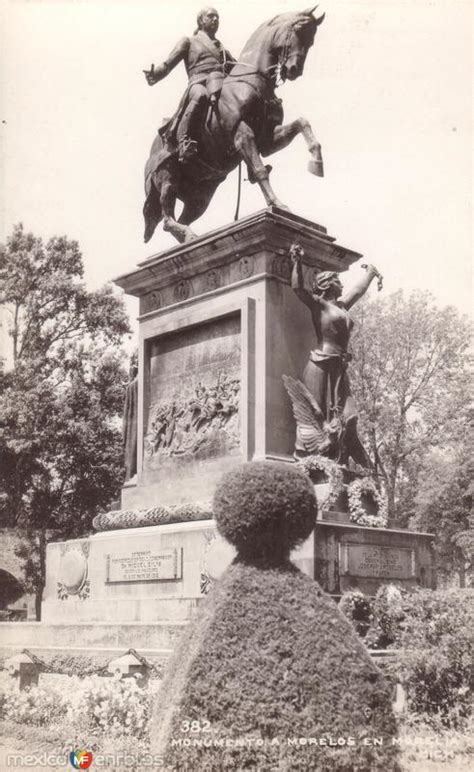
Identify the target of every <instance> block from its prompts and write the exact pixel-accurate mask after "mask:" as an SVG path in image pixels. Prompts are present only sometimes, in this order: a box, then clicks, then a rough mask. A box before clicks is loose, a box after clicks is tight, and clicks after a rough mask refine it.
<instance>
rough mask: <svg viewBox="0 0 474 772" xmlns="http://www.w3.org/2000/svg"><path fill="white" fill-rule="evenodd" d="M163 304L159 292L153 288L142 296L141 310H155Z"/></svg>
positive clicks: (146, 311)
mask: <svg viewBox="0 0 474 772" xmlns="http://www.w3.org/2000/svg"><path fill="white" fill-rule="evenodd" d="M162 305H163V298H162V296H161V292H159V291H158V290H153V292H150V293H149V294H148V295H145V297H144V298H143V312H144V313H145V314H146V313H148V312H149V311H156V309H157V308H161V306H162Z"/></svg>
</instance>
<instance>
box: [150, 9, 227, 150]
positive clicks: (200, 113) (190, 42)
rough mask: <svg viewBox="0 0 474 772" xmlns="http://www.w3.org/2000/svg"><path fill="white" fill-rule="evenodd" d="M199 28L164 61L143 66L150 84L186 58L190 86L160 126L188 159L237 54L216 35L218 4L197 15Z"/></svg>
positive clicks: (170, 143)
mask: <svg viewBox="0 0 474 772" xmlns="http://www.w3.org/2000/svg"><path fill="white" fill-rule="evenodd" d="M197 25H198V27H197V30H196V31H195V33H194V35H193V36H192V37H186V38H182V40H180V41H179V43H177V45H176V46H175V47H174V48H173V50H172V51H171V53H170V55H169V56H168V58H167V59H166V60H165V61H164V62H163V64H160V65H158V67H155V66H154V65H153V64H152V66H151V69H150V70H144V73H145V77H146V81H147V83H148V85H150V86H153V85H154V84H155V83H158V81H160V80H162V79H163V78H165V77H166V76H167V75H168V73H170V72H171V70H173V69H174V67H176V65H177V64H178V63H179V62H181V61H183V62H184V65H185V67H186V72H187V74H188V78H189V83H188V87H187V89H186V91H185V93H184V95H183V97H182V99H181V102H180V104H179V106H178V109H177V111H176V113H175V115H174V117H173V118H172V119H171V120H170V121H169V122H167V123H166V124H165V126H163V127H162V129H161V130H160V133H161V134H162V136H164V137H165V139H166V144H167V146H168V147H169V148H170V149H172V148H173V147H177V149H178V154H179V160H180V161H181V162H184V163H186V162H187V161H188V160H190V159H191V158H192V157H193V156H194V155H196V153H197V151H198V143H197V140H196V137H197V132H198V128H199V126H200V125H201V123H202V122H203V121H204V118H205V115H206V111H207V108H208V105H209V102H210V103H211V104H216V102H217V100H218V98H219V94H220V91H221V88H222V83H223V81H224V78H225V76H226V75H227V74H228V73H229V72H230V71H231V69H232V66H233V63H234V62H235V59H234V57H233V56H232V55H231V54H230V53H229V51H226V49H225V48H224V46H223V45H222V43H221V42H220V40H218V39H217V38H216V32H217V30H218V28H219V14H218V13H217V11H216V9H215V8H210V7H208V8H203V9H202V11H200V12H199V13H198V16H197Z"/></svg>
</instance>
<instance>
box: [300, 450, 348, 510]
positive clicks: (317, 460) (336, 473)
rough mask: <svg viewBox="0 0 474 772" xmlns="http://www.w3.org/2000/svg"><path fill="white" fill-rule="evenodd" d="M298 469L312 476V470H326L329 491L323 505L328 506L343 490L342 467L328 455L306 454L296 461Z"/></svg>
mask: <svg viewBox="0 0 474 772" xmlns="http://www.w3.org/2000/svg"><path fill="white" fill-rule="evenodd" d="M296 466H297V467H298V469H301V471H302V472H304V473H305V474H307V475H308V477H310V476H311V472H324V474H325V475H326V476H327V478H328V483H329V493H328V495H327V496H326V498H325V499H324V501H323V503H322V507H324V508H326V509H327V508H328V507H329V506H330V505H331V504H332V503H333V502H334V501H335V500H336V499H337V497H338V496H339V494H340V493H341V491H342V490H343V474H342V469H341V467H340V466H339V464H338V463H337V462H336V461H333V460H332V459H330V458H327V457H326V456H319V455H315V456H306V457H305V458H301V459H299V460H298V461H297V462H296Z"/></svg>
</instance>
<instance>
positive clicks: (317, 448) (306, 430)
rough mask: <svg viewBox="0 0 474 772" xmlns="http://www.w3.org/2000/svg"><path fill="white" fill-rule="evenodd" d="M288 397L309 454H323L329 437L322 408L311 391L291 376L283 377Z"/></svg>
mask: <svg viewBox="0 0 474 772" xmlns="http://www.w3.org/2000/svg"><path fill="white" fill-rule="evenodd" d="M283 383H284V384H285V387H286V390H287V392H288V395H289V397H290V399H291V406H292V408H293V415H294V417H295V421H296V424H297V427H298V432H299V435H300V437H301V439H302V441H303V442H304V445H305V447H306V450H308V452H309V453H317V452H321V450H322V448H323V447H325V446H326V445H327V444H328V436H327V434H326V432H325V431H324V428H323V427H324V424H325V420H324V416H323V414H322V412H321V408H320V407H319V405H318V403H317V402H316V400H315V399H314V397H313V395H312V394H311V392H310V391H309V389H308V388H307V387H306V386H305V385H304V383H301V381H297V380H295V379H294V378H291V377H290V376H289V375H283Z"/></svg>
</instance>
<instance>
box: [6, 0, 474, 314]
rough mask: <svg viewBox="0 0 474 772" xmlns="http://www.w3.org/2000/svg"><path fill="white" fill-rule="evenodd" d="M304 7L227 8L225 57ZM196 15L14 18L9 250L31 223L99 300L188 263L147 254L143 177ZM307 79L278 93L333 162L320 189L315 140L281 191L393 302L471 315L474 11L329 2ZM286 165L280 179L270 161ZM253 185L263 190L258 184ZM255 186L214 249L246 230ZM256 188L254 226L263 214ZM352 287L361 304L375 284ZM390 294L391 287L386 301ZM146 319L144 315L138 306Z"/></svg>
mask: <svg viewBox="0 0 474 772" xmlns="http://www.w3.org/2000/svg"><path fill="white" fill-rule="evenodd" d="M305 7H306V6H305V5H303V4H301V6H300V4H299V2H297V0H272V1H271V2H269V0H258V2H249V1H248V0H220V2H218V3H217V9H218V11H219V13H220V17H221V25H220V29H219V32H218V37H219V39H220V40H221V41H222V42H223V43H224V44H225V46H226V47H227V48H228V49H229V50H230V51H231V52H232V53H233V54H234V56H237V57H238V54H239V52H240V51H241V50H242V48H243V46H244V44H245V41H246V40H247V39H248V38H249V37H250V35H251V33H252V32H253V30H254V29H255V28H256V27H257V26H258V25H259V24H260V23H262V22H263V21H265V20H266V19H268V18H271V17H272V16H274V15H276V14H278V13H283V12H287V11H296V10H304V9H305ZM200 8H201V3H200V2H198V3H196V2H191V1H190V2H188V0H174V1H173V2H167V0H159V1H158V0H155V1H154V2H152V1H151V0H0V9H1V16H2V18H1V19H0V21H1V22H2V23H1V30H2V32H0V72H1V75H0V108H1V120H2V145H1V150H0V164H1V183H0V184H1V187H0V215H1V217H0V222H1V227H0V240H2V241H3V240H5V238H6V237H7V235H8V234H9V233H10V232H11V229H12V227H13V225H14V224H15V223H17V222H19V221H22V222H23V223H24V226H25V228H26V229H27V230H31V231H33V232H34V233H35V234H37V235H40V236H43V237H44V238H48V237H49V236H52V235H53V234H65V235H67V236H68V237H69V238H74V239H77V240H78V241H79V243H80V246H81V249H82V253H83V257H84V263H85V278H86V282H87V284H88V286H89V287H90V288H91V289H93V288H95V287H98V286H100V285H102V284H104V283H105V282H108V281H110V280H112V279H113V278H114V277H117V276H119V275H120V274H123V273H126V272H128V271H132V270H133V269H134V268H135V266H136V264H137V263H138V262H140V261H142V260H144V259H145V258H147V257H149V256H151V255H154V254H156V253H158V252H161V251H163V250H165V249H167V248H169V247H171V246H174V245H175V242H174V240H173V238H172V237H171V236H170V234H165V233H164V232H163V231H162V229H161V227H159V228H158V229H157V231H156V233H155V236H154V237H153V239H152V241H151V242H149V244H147V245H145V244H144V243H143V221H142V211H141V210H142V206H143V200H144V195H143V167H144V163H145V161H146V158H147V155H148V152H149V148H150V145H151V143H152V141H153V138H154V135H155V133H156V130H157V128H158V126H159V125H161V122H162V119H163V118H164V117H166V116H169V115H171V114H172V113H173V112H174V109H175V107H176V105H177V102H178V100H179V98H180V96H181V94H182V92H183V90H184V88H185V86H186V82H187V81H186V74H185V71H184V67H183V66H182V65H180V66H179V67H177V68H176V69H175V70H174V71H173V72H172V73H171V74H170V75H169V76H168V77H167V78H166V79H165V80H163V81H161V82H160V83H158V84H157V85H155V86H153V87H149V86H148V85H147V84H146V82H145V79H144V76H143V73H142V69H144V68H148V67H149V66H150V64H151V63H152V62H154V63H155V64H158V63H159V62H161V61H162V60H163V59H165V58H166V56H167V55H168V53H169V52H170V50H171V49H172V48H173V46H174V44H175V43H176V42H177V41H178V40H179V39H180V38H181V37H183V36H184V35H190V34H192V32H193V31H194V29H195V27H196V22H195V18H196V14H197V12H198V11H199V10H200ZM323 11H325V12H326V18H325V20H324V23H323V24H322V25H321V26H320V27H319V29H318V33H317V36H316V40H315V44H314V46H313V47H312V48H311V49H310V51H309V54H308V57H307V60H306V66H305V71H304V74H303V76H302V77H301V78H299V79H298V80H297V81H294V82H292V83H286V84H284V85H283V86H282V87H281V88H279V89H278V92H277V94H278V96H280V97H281V98H282V99H283V104H284V108H285V119H287V120H292V119H293V118H295V117H297V116H298V115H304V116H305V117H306V118H308V120H309V121H310V122H311V124H312V126H313V131H314V133H315V135H316V137H317V138H318V139H319V141H320V142H321V144H322V151H323V158H324V165H325V177H324V178H318V177H314V176H312V175H310V174H309V173H308V172H307V170H306V167H307V161H308V160H309V156H308V153H307V150H306V146H305V144H304V142H303V139H302V138H301V137H298V138H296V139H295V140H294V142H293V144H292V145H291V146H290V147H288V148H287V149H285V150H283V151H281V152H280V153H278V154H276V155H274V156H272V157H271V159H270V163H271V164H272V165H273V173H272V185H273V187H274V190H275V192H276V194H277V196H279V198H280V199H282V200H283V201H284V202H285V203H286V204H287V205H288V206H289V207H290V209H291V210H292V211H293V212H294V213H295V214H298V215H301V216H303V217H306V218H308V219H310V220H313V221H315V222H317V223H319V224H321V225H324V226H326V228H327V229H328V232H329V233H330V234H331V235H333V236H335V237H336V238H337V241H338V242H339V243H341V244H342V245H344V246H346V247H348V248H351V249H354V250H355V251H357V252H361V253H363V254H364V261H363V262H372V263H374V264H375V265H376V266H377V268H378V269H379V270H380V272H381V273H382V274H383V275H384V277H385V283H384V292H386V293H387V294H388V293H391V292H394V291H396V290H398V289H400V288H403V289H405V290H407V291H409V290H412V289H414V288H423V289H428V290H429V291H431V292H432V293H433V294H434V295H435V297H436V300H437V302H438V303H439V304H440V305H446V304H453V305H455V306H457V307H458V308H459V309H460V310H461V311H462V312H469V310H470V306H471V302H472V300H471V298H472V283H471V282H472V275H471V270H472V268H471V265H472V264H471V247H472V150H471V137H472V125H471V121H472V118H471V109H470V108H471V105H472V91H471V89H472V81H471V72H472V61H471V23H472V3H471V2H470V0H396V1H392V0H339V1H337V0H326V2H324V3H323V2H322V3H320V5H319V6H318V11H317V14H318V15H319V14H320V13H321V12H323ZM267 162H268V161H267ZM244 176H245V175H244ZM236 197H237V173H236V172H233V173H231V174H230V175H229V177H228V178H227V180H226V181H225V182H224V183H223V184H222V185H221V187H220V188H219V189H218V191H217V193H216V195H215V197H214V199H213V201H212V202H211V205H210V207H209V210H208V212H206V213H205V215H204V216H203V217H202V218H200V219H199V220H198V221H197V222H196V223H195V224H194V226H193V229H194V230H195V231H196V232H197V233H198V234H199V235H201V234H204V233H206V232H207V231H209V230H212V229H213V228H217V227H221V226H222V225H225V224H226V223H230V222H232V220H233V215H234V210H235V203H236ZM264 206H265V203H264V199H263V196H262V194H261V192H260V190H259V189H258V186H256V185H254V186H251V185H250V184H249V183H248V182H244V184H243V190H242V204H241V216H245V215H246V214H250V213H252V212H255V211H258V210H259V209H263V208H264ZM360 270H361V269H360V266H359V265H358V264H356V265H355V266H353V267H352V268H351V269H350V271H349V273H348V274H347V275H346V276H344V277H343V282H344V283H346V286H350V283H351V281H353V280H354V279H355V277H356V276H357V272H360ZM371 292H372V293H375V292H376V288H375V286H373V288H372V289H371ZM127 306H128V309H129V311H130V314H131V317H132V318H135V317H136V315H137V313H138V306H137V301H136V300H135V299H128V300H127Z"/></svg>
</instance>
